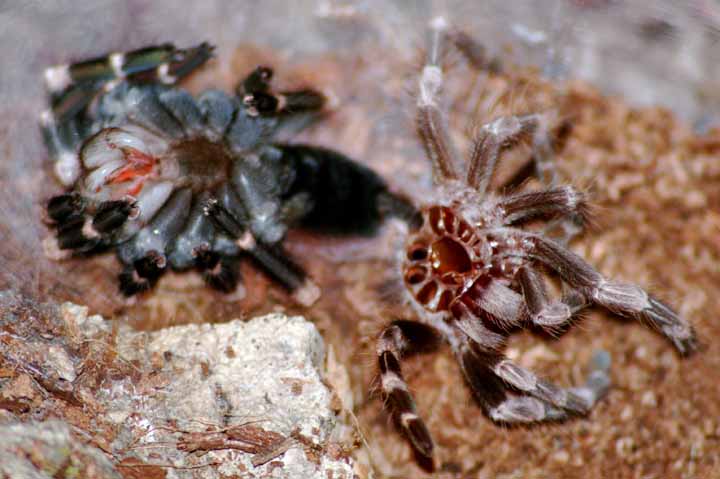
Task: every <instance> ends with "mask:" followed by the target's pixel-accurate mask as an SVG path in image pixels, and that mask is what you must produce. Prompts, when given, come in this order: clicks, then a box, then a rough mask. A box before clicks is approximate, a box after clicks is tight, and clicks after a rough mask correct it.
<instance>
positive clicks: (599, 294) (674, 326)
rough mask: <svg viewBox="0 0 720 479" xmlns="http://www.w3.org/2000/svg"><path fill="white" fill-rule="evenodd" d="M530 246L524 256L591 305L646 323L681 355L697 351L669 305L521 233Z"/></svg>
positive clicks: (692, 336) (559, 248) (554, 245)
mask: <svg viewBox="0 0 720 479" xmlns="http://www.w3.org/2000/svg"><path fill="white" fill-rule="evenodd" d="M523 235H524V239H523V240H524V241H525V242H526V244H527V245H529V246H530V251H529V252H528V253H527V255H528V256H529V257H530V258H532V259H534V260H536V261H539V262H541V263H543V264H545V265H546V266H547V267H548V268H549V269H550V270H552V271H554V272H555V273H556V274H557V275H558V276H560V278H562V280H563V281H564V282H566V283H567V284H568V285H569V286H570V287H571V288H573V289H575V290H577V291H579V292H580V293H581V294H582V295H583V296H585V297H586V298H587V299H588V300H589V301H591V302H592V303H595V304H598V305H600V306H603V307H605V308H607V309H608V310H610V311H612V312H613V313H615V314H619V315H621V316H625V317H629V318H637V319H641V320H644V321H646V322H647V323H648V324H649V325H650V326H652V327H653V328H655V329H657V330H658V331H659V332H660V333H661V334H662V335H663V336H665V337H666V338H667V339H668V340H670V341H671V342H672V343H673V345H674V346H675V348H676V349H677V350H678V352H679V353H680V354H682V355H687V354H690V353H692V352H694V351H696V350H697V348H698V341H697V337H696V335H695V330H694V329H693V327H692V325H691V324H690V323H688V322H687V321H686V320H684V319H683V318H681V317H680V316H678V314H677V313H676V312H675V311H673V310H672V309H671V308H670V307H669V306H667V305H666V304H664V303H663V302H661V301H660V300H658V299H657V298H655V297H653V296H652V295H650V294H648V292H647V291H645V290H643V289H642V288H640V287H639V286H636V285H634V284H628V283H620V282H617V281H612V280H609V279H607V278H605V277H603V275H601V274H600V273H598V272H597V271H596V270H595V269H594V268H593V267H592V266H590V265H589V264H588V263H587V262H586V261H585V260H584V259H582V258H581V257H580V256H578V255H577V254H575V253H573V252H572V251H570V250H568V249H566V248H565V247H563V246H562V245H560V244H559V243H557V242H554V241H551V240H548V239H546V238H544V237H542V236H540V235H536V234H532V233H523Z"/></svg>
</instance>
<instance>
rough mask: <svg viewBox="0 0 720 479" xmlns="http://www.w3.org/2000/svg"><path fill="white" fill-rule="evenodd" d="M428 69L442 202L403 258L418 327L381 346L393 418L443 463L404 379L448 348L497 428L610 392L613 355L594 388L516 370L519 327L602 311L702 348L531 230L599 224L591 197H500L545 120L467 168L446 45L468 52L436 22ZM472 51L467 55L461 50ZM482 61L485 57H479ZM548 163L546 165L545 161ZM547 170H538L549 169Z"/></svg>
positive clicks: (625, 289) (420, 106)
mask: <svg viewBox="0 0 720 479" xmlns="http://www.w3.org/2000/svg"><path fill="white" fill-rule="evenodd" d="M431 27H432V28H431V38H432V41H431V45H430V49H429V54H428V61H427V64H426V65H425V66H424V68H423V70H422V73H421V75H420V79H419V95H418V100H417V118H416V120H417V130H418V133H419V136H420V139H421V141H422V144H423V146H424V149H425V151H426V154H427V157H428V159H429V160H430V162H431V163H432V170H433V183H434V192H433V193H432V194H431V195H429V196H428V197H427V198H426V200H425V201H424V202H423V204H421V205H420V208H419V210H420V212H421V215H422V221H421V224H420V226H419V227H417V228H414V229H411V231H410V233H409V236H408V238H407V240H406V251H405V254H404V257H403V258H402V260H401V262H402V270H401V274H402V282H403V283H404V285H405V288H404V293H403V294H404V296H405V300H406V302H407V303H409V304H410V305H411V308H412V310H413V311H414V313H415V318H414V320H407V319H403V320H396V321H394V322H392V323H391V324H390V325H389V326H387V327H386V328H385V329H384V330H383V331H382V333H381V334H380V336H379V338H378V341H377V354H378V360H379V367H380V388H381V391H382V393H383V396H384V398H385V399H386V402H387V406H388V407H389V409H390V410H391V412H392V415H393V418H394V420H395V421H396V423H397V424H398V425H399V426H400V428H401V429H402V430H403V432H404V433H405V434H406V435H407V437H408V438H409V440H410V443H411V445H412V447H413V448H414V450H415V451H416V453H417V454H419V456H420V457H424V458H427V459H432V455H433V441H432V438H431V436H430V433H429V432H428V430H427V428H426V426H425V424H424V422H423V420H422V419H421V418H420V417H419V416H418V414H417V411H416V408H415V404H414V401H413V398H412V395H411V394H410V392H409V390H408V385H407V383H406V382H405V380H404V379H403V376H402V373H401V369H400V360H401V359H402V358H403V356H406V355H409V354H412V353H414V352H420V351H425V350H427V349H428V347H432V346H434V345H436V344H438V343H439V342H440V341H441V340H442V339H444V340H445V341H447V342H448V343H449V344H450V346H451V348H452V350H453V352H454V354H455V356H456V358H457V360H458V362H459V364H460V367H461V369H462V371H463V374H464V376H465V379H466V381H467V383H468V384H469V386H470V388H471V390H472V392H473V394H474V396H475V398H476V399H477V401H478V402H479V404H480V405H481V406H482V408H483V410H484V411H485V413H486V414H487V415H488V416H489V417H490V419H491V420H493V421H495V422H498V423H502V424H522V423H539V422H546V421H559V420H564V419H566V418H568V417H570V416H575V415H585V414H587V413H588V412H589V411H590V410H591V408H592V407H593V405H594V404H595V403H596V402H597V401H598V400H599V399H600V398H601V397H602V396H603V395H604V394H605V392H606V391H607V389H608V387H609V376H608V371H607V369H608V367H609V357H608V355H607V354H606V353H605V356H601V357H600V358H596V360H595V361H594V363H595V366H594V367H593V368H591V369H592V371H591V372H590V374H589V376H588V378H587V381H586V383H585V384H584V385H582V386H579V387H574V388H561V387H559V386H556V385H555V384H552V383H550V382H548V381H545V380H543V379H541V378H539V377H538V376H536V375H535V374H534V373H533V372H531V371H529V370H526V369H524V368H522V367H520V366H518V365H517V364H514V363H513V362H512V361H510V360H509V359H508V358H507V357H506V356H505V355H504V354H503V352H502V351H503V347H504V345H505V340H506V338H507V337H508V334H509V331H510V330H511V329H514V328H521V327H526V326H535V327H539V328H542V329H544V330H547V331H550V332H555V333H558V332H562V331H563V330H564V329H566V328H567V327H568V326H569V325H570V321H571V319H572V318H573V316H574V315H575V314H576V313H577V312H578V311H579V310H580V309H582V308H584V307H587V306H591V305H599V306H602V307H604V308H606V309H608V310H610V311H612V312H613V313H615V314H618V315H620V316H625V317H631V318H637V319H639V320H642V321H644V322H646V323H648V324H649V325H650V326H651V327H653V328H655V329H657V330H658V331H659V332H660V333H661V334H662V335H664V336H665V337H666V338H667V339H668V340H670V341H671V342H672V343H673V345H674V346H675V347H676V348H677V350H678V351H679V353H680V354H682V355H686V354H689V353H691V352H693V351H694V350H696V349H697V341H696V337H695V333H694V331H693V328H692V327H691V325H690V324H689V323H688V322H687V321H685V320H683V319H682V318H680V317H678V315H677V314H676V313H675V312H674V311H673V310H672V309H671V308H670V307H669V306H667V305H666V304H664V303H662V302H661V301H659V300H658V299H656V298H655V297H653V296H651V295H650V294H648V293H647V292H646V291H645V290H643V289H642V288H640V287H639V286H636V285H633V284H628V283H623V282H620V281H615V280H611V279H608V278H606V277H604V276H603V275H602V274H600V273H599V272H597V271H596V270H595V269H594V268H593V267H592V266H590V265H589V264H588V263H587V262H585V260H583V259H582V258H581V257H580V256H578V255H577V254H575V253H573V252H572V251H570V250H569V249H568V248H567V247H566V243H567V241H568V240H569V239H570V238H569V235H567V234H566V237H565V238H561V239H551V238H550V237H549V231H550V230H549V228H548V229H529V228H525V229H523V228H524V227H526V226H527V224H528V223H529V221H531V220H532V221H537V220H555V221H556V222H558V221H559V222H566V223H567V224H568V225H572V224H577V223H581V222H582V220H587V216H588V211H589V209H588V203H587V198H586V195H585V194H583V193H581V192H580V191H578V190H576V189H575V188H573V187H571V186H556V185H555V184H554V182H550V183H551V184H547V185H545V187H544V188H543V189H540V190H537V191H523V192H515V193H512V194H509V195H504V194H499V193H494V192H490V191H488V188H489V185H490V182H491V179H492V177H493V173H494V171H495V167H496V164H497V161H498V158H499V156H500V155H501V154H502V152H503V151H504V150H505V149H507V148H509V147H511V146H513V145H515V144H517V143H518V142H520V141H522V140H531V141H532V143H533V145H534V148H535V152H536V153H538V149H539V148H542V147H543V146H546V145H547V129H546V128H545V125H544V123H547V122H546V121H545V118H544V116H543V115H542V114H529V115H524V116H505V117H500V118H498V119H496V120H494V121H492V122H491V123H488V124H486V125H484V126H483V127H482V128H481V130H480V135H479V136H478V138H477V139H476V141H475V143H474V146H473V148H472V151H471V154H470V157H469V159H468V161H467V163H466V164H465V165H461V162H460V161H458V158H457V156H456V154H455V153H454V149H453V147H452V145H451V143H450V140H449V137H448V133H447V131H446V127H445V124H444V121H443V118H442V113H441V110H440V108H439V106H438V103H439V92H440V90H441V87H442V85H443V71H442V67H441V66H440V61H439V59H440V57H441V48H442V46H443V42H444V40H445V39H450V40H451V41H453V42H454V43H456V45H457V46H458V47H460V48H461V49H462V47H467V46H468V42H470V41H471V40H470V39H469V38H468V37H467V35H460V34H457V33H452V32H451V31H450V30H448V29H447V25H446V23H445V21H444V20H443V19H441V18H437V19H435V20H433V22H432V23H431ZM460 42H462V45H460V44H459V43H460ZM475 50H476V51H479V50H478V49H475ZM535 157H536V158H538V160H537V161H541V157H543V155H541V154H536V155H535ZM547 167H548V165H540V166H539V167H538V171H542V170H543V169H544V168H547ZM543 273H547V274H550V275H553V276H555V277H556V278H558V279H559V280H560V282H561V283H562V285H563V290H564V293H563V295H562V298H561V299H553V298H551V296H550V295H549V294H548V292H547V289H546V285H545V278H544V277H543Z"/></svg>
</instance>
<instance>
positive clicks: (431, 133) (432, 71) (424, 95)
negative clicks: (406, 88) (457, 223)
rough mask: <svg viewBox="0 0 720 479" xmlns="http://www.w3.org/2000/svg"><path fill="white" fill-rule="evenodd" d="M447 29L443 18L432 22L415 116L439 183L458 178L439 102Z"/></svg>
mask: <svg viewBox="0 0 720 479" xmlns="http://www.w3.org/2000/svg"><path fill="white" fill-rule="evenodd" d="M446 28H447V23H446V22H445V20H444V19H443V18H440V17H438V18H436V19H435V20H434V21H433V22H432V23H431V30H430V35H431V39H430V49H429V50H428V58H427V63H426V65H425V66H424V67H423V70H422V74H421V75H420V81H419V94H418V99H417V117H416V119H415V122H416V128H417V132H418V135H419V137H420V139H421V141H422V144H423V147H424V149H425V153H426V155H427V157H428V158H429V159H430V163H431V164H432V169H433V181H434V182H435V183H436V184H437V183H443V182H446V181H451V180H457V179H458V178H459V176H458V155H457V153H456V152H455V150H454V147H453V145H452V142H451V141H450V137H449V136H448V134H447V125H446V121H445V118H443V114H442V110H441V109H440V105H439V101H440V90H441V89H442V84H443V71H442V67H441V65H440V61H441V57H442V50H443V46H444V44H443V43H444V42H443V38H444V32H445V30H446Z"/></svg>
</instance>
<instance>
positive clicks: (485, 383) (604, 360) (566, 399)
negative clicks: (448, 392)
mask: <svg viewBox="0 0 720 479" xmlns="http://www.w3.org/2000/svg"><path fill="white" fill-rule="evenodd" d="M456 354H457V358H458V362H459V363H460V366H461V369H462V371H463V375H464V376H465V379H466V381H467V382H468V384H469V385H470V388H471V389H472V391H473V393H474V396H475V397H476V399H477V400H478V402H479V403H480V404H481V405H482V407H483V410H484V411H485V412H486V414H487V415H488V416H489V417H490V418H491V419H492V420H493V421H496V422H500V423H506V424H517V423H540V422H548V421H562V420H565V419H567V418H569V417H570V416H574V415H575V416H583V415H586V414H587V413H588V412H589V411H590V410H591V409H592V407H593V406H594V405H595V403H596V402H597V401H598V400H599V399H601V398H602V397H603V396H604V395H605V393H606V392H607V390H608V388H609V385H610V381H609V376H608V369H609V366H610V364H609V356H607V355H606V354H602V353H601V354H600V355H599V356H600V357H596V358H595V359H594V361H593V362H592V363H591V365H590V366H591V367H590V371H589V374H588V376H587V380H586V383H585V385H583V386H581V387H574V388H561V387H559V386H556V385H555V384H553V383H551V382H549V381H546V380H543V379H540V378H539V377H538V376H537V375H535V373H533V372H532V371H529V370H527V369H524V368H522V367H520V366H518V365H516V364H514V363H513V362H511V361H510V360H509V359H507V358H506V357H505V356H504V355H503V354H502V353H499V352H497V351H496V350H494V349H485V348H483V347H482V345H481V344H478V343H476V342H474V341H472V340H471V339H470V338H467V337H462V336H461V337H460V346H459V347H458V348H457V349H456Z"/></svg>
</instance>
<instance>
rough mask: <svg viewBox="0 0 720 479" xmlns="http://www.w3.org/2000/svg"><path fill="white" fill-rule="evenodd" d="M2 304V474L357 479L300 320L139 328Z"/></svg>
mask: <svg viewBox="0 0 720 479" xmlns="http://www.w3.org/2000/svg"><path fill="white" fill-rule="evenodd" d="M2 298H3V301H4V302H3V308H2V311H3V316H2V320H0V332H2V334H3V336H2V339H3V341H2V348H0V359H2V361H1V362H0V364H3V365H10V366H15V367H14V368H12V369H7V370H3V372H4V374H3V375H1V376H0V406H2V407H1V408H0V410H2V412H3V416H2V417H1V418H0V423H1V424H2V428H3V430H2V431H0V437H3V438H4V437H12V441H10V442H7V441H2V444H1V445H0V446H1V447H2V449H0V465H1V466H0V467H4V468H5V469H4V471H7V473H8V474H9V477H23V478H24V477H28V478H35V477H38V478H40V477H63V478H64V477H72V476H71V475H70V472H69V471H71V469H72V468H75V469H77V468H78V467H79V465H76V463H77V464H81V463H82V464H83V465H84V466H83V467H86V468H87V470H88V471H91V472H92V473H91V472H86V473H85V475H84V476H82V477H89V478H95V477H97V478H105V477H108V478H110V477H126V478H128V477H163V478H207V479H210V478H220V477H242V478H265V477H288V478H290V477H303V478H323V479H325V478H327V477H334V478H347V479H350V478H351V477H353V472H352V471H353V461H352V460H351V459H350V457H349V450H350V447H349V444H348V442H347V441H348V440H349V439H350V437H349V435H348V431H349V429H348V428H347V427H346V426H344V425H343V424H340V423H339V421H338V419H337V416H336V413H338V412H340V409H341V407H340V406H339V404H340V402H339V399H338V398H337V396H336V394H335V392H334V390H333V389H331V388H330V387H329V386H328V385H327V384H326V382H325V380H324V377H323V376H324V371H325V349H324V345H323V341H322V338H321V337H320V335H319V334H318V332H317V329H316V328H315V326H313V325H312V323H309V322H307V321H305V320H304V319H303V318H300V317H287V316H284V315H280V314H275V315H269V316H265V317H261V318H256V319H254V320H252V321H249V322H243V321H230V322H228V323H224V324H217V325H209V324H202V325H189V326H178V327H173V328H168V329H164V330H161V331H158V332H154V333H144V332H134V331H132V330H131V329H129V328H127V327H121V328H119V329H118V328H117V325H115V326H113V325H112V324H111V323H109V322H106V321H105V320H103V319H102V318H101V317H100V316H90V317H88V314H87V308H84V307H79V306H76V305H72V304H70V303H65V304H64V305H63V306H62V307H61V308H59V310H58V308H53V307H51V306H43V305H34V304H33V303H32V302H29V301H24V302H23V301H18V300H17V299H14V297H13V296H12V295H9V294H5V295H3V297H2ZM28 319H32V320H33V321H35V323H36V324H35V326H34V327H31V326H30V323H28V322H27V321H28ZM56 333H57V335H54V334H56ZM10 336H12V337H10ZM88 344H95V345H97V346H99V349H93V348H89V349H88V348H86V347H85V346H87V345H88ZM51 417H59V418H61V420H46V421H43V419H48V418H51ZM6 434H7V436H6ZM3 455H4V457H5V458H8V457H10V456H17V458H16V459H14V460H12V461H10V460H9V459H8V460H2V457H3ZM35 456H37V457H38V458H43V459H42V461H39V460H34V459H33V458H34V457H35ZM85 457H87V458H88V460H87V461H86V460H84V459H83V458H85ZM28 458H30V459H28ZM75 469H72V470H75ZM27 471H32V472H27ZM47 471H50V475H49V476H45V475H43V474H45V473H46V472H47ZM53 474H55V475H53ZM93 474H94V475H93ZM144 474H147V475H144Z"/></svg>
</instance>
